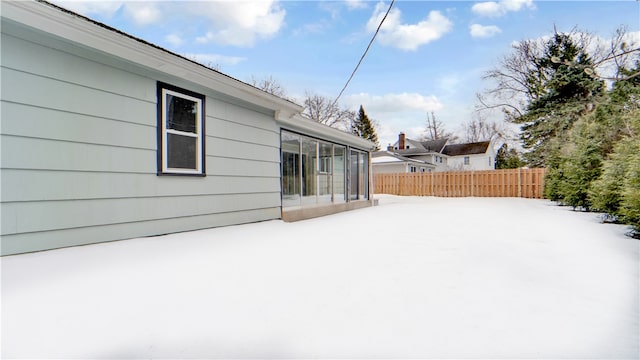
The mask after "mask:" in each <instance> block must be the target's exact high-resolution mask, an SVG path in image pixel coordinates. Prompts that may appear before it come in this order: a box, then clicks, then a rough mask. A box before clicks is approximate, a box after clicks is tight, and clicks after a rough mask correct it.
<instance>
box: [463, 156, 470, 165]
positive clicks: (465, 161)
mask: <svg viewBox="0 0 640 360" xmlns="http://www.w3.org/2000/svg"><path fill="white" fill-rule="evenodd" d="M464 164H465V165H469V157H468V156H465V157H464Z"/></svg>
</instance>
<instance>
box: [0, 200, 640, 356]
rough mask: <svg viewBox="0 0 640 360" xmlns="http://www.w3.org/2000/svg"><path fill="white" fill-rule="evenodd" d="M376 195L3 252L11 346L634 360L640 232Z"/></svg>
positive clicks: (495, 206)
mask: <svg viewBox="0 0 640 360" xmlns="http://www.w3.org/2000/svg"><path fill="white" fill-rule="evenodd" d="M376 197H377V198H379V199H380V206H378V207H374V208H367V209H363V210H358V211H352V212H347V213H342V214H337V215H332V216H327V217H324V218H318V219H313V220H307V221H302V222H297V223H283V222H281V221H269V222H264V223H257V224H249V225H241V226H233V227H226V228H217V229H210V230H203V231H196V232H191V233H183V234H174V235H167V236H161V237H153V238H143V239H135V240H128V241H120V242H113V243H108V244H100V245H91V246H84V247H76V248H69V249H62V250H54V251H48V252H42V253H35V254H27V255H19V256H9V257H4V258H2V259H1V262H2V343H1V345H2V357H3V358H7V359H8V358H25V357H26V358H216V357H224V358H249V357H251V358H338V357H339V358H430V357H431V358H432V357H437V358H599V359H603V358H607V359H611V358H634V359H637V358H638V357H639V356H640V350H639V341H640V340H639V339H640V331H639V315H640V314H639V305H640V301H639V296H640V289H639V284H638V280H639V264H640V262H639V246H640V242H639V241H638V240H633V239H630V238H627V237H625V236H624V232H625V230H626V228H625V227H623V226H618V225H606V224H600V223H598V218H597V215H594V214H587V213H577V212H572V211H571V210H570V209H568V208H562V207H557V206H554V205H553V204H552V203H550V202H548V201H542V200H526V199H512V198H494V199H489V198H432V197H425V198H411V197H396V196H388V195H377V196H376Z"/></svg>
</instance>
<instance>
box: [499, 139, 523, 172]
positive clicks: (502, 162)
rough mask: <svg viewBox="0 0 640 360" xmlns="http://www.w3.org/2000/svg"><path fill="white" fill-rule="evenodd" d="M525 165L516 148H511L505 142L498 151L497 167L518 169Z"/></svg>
mask: <svg viewBox="0 0 640 360" xmlns="http://www.w3.org/2000/svg"><path fill="white" fill-rule="evenodd" d="M522 166H524V161H522V159H521V158H520V154H518V152H517V151H516V149H509V146H508V145H507V144H503V145H502V146H501V147H500V149H498V152H497V153H496V169H517V168H519V167H522Z"/></svg>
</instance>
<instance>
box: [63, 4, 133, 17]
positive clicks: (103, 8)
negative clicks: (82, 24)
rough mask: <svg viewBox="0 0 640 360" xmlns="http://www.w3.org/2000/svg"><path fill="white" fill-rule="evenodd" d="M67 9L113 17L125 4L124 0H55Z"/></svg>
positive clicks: (85, 13)
mask: <svg viewBox="0 0 640 360" xmlns="http://www.w3.org/2000/svg"><path fill="white" fill-rule="evenodd" d="M54 2H55V3H56V4H58V5H60V6H62V7H63V8H65V9H69V10H71V11H73V12H77V13H78V14H82V15H85V16H89V15H99V16H103V17H106V18H110V17H112V16H113V15H114V14H115V13H116V12H117V11H118V10H119V9H120V8H121V7H122V6H123V5H124V4H125V2H124V1H101V0H93V1H54Z"/></svg>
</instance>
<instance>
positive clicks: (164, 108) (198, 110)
mask: <svg viewBox="0 0 640 360" xmlns="http://www.w3.org/2000/svg"><path fill="white" fill-rule="evenodd" d="M158 148H159V151H158V174H177V175H199V176H204V175H205V157H204V154H205V148H204V95H200V94H196V93H194V92H191V91H188V90H184V89H180V88H177V87H175V86H171V85H167V84H163V83H158Z"/></svg>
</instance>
